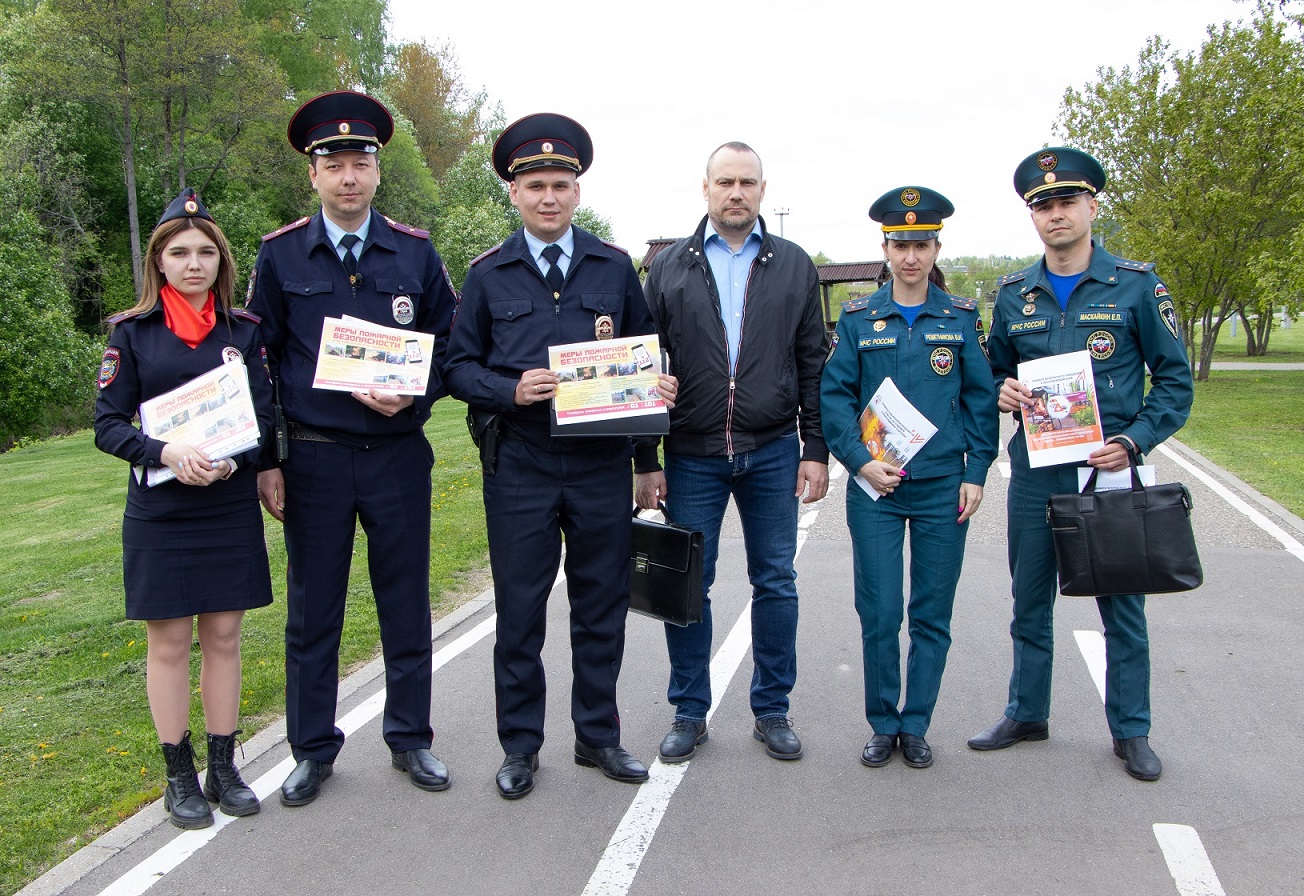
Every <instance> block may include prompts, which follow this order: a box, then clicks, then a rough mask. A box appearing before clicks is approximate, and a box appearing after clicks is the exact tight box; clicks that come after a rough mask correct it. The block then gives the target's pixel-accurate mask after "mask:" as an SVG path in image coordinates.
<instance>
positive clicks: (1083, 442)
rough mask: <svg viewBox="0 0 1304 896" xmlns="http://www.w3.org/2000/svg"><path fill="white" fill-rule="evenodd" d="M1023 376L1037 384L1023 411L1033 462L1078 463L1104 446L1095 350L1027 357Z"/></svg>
mask: <svg viewBox="0 0 1304 896" xmlns="http://www.w3.org/2000/svg"><path fill="white" fill-rule="evenodd" d="M1019 382H1021V383H1023V384H1024V385H1025V386H1027V387H1028V388H1029V389H1031V390H1032V406H1031V407H1028V406H1025V407H1024V408H1023V414H1022V416H1023V435H1024V437H1025V438H1026V440H1027V443H1028V464H1029V466H1032V467H1049V466H1054V465H1055V464H1069V463H1079V462H1081V461H1084V460H1086V459H1087V455H1089V454H1091V452H1093V451H1095V450H1096V449H1097V448H1100V447H1102V446H1104V444H1105V438H1104V435H1103V433H1102V432H1101V429H1100V408H1099V406H1098V405H1097V404H1096V381H1095V377H1094V376H1092V373H1091V353H1090V352H1088V351H1080V352H1069V353H1067V354H1063V355H1051V356H1050V357H1048V358H1038V359H1037V360H1035V361H1023V362H1021V363H1020V364H1019Z"/></svg>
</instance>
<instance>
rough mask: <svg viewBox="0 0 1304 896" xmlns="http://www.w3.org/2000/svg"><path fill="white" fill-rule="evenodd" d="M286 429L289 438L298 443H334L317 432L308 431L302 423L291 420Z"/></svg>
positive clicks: (313, 430)
mask: <svg viewBox="0 0 1304 896" xmlns="http://www.w3.org/2000/svg"><path fill="white" fill-rule="evenodd" d="M286 428H287V429H288V430H289V432H290V438H292V439H296V440H297V441H300V442H330V443H334V442H335V440H334V439H332V438H328V437H327V436H324V435H322V434H321V433H319V432H317V430H315V429H309V428H308V427H306V426H304V425H303V424H302V423H295V422H294V421H293V420H291V421H290V422H289V423H287V424H286Z"/></svg>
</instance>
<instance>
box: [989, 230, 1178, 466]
mask: <svg viewBox="0 0 1304 896" xmlns="http://www.w3.org/2000/svg"><path fill="white" fill-rule="evenodd" d="M1044 261H1045V259H1044V258H1043V259H1042V260H1041V261H1038V262H1037V263H1036V264H1034V265H1033V266H1032V267H1030V268H1027V269H1026V270H1022V271H1018V272H1016V273H1013V274H1008V275H1006V276H1005V277H1002V278H1001V280H1000V281H999V284H998V285H999V286H1000V292H999V294H998V295H997V297H996V308H995V310H994V311H993V313H992V331H991V335H990V338H989V341H988V343H987V350H988V355H989V356H990V358H991V364H992V374H993V376H994V377H995V381H996V388H997V390H998V391H999V390H1000V387H1001V384H1002V383H1004V382H1005V379H1006V378H1007V377H1013V378H1015V379H1017V378H1018V365H1019V362H1020V361H1032V360H1036V359H1037V358H1045V357H1047V356H1049V355H1059V354H1064V353H1066V352H1076V351H1082V350H1084V349H1085V350H1087V351H1089V352H1090V353H1091V359H1092V360H1091V368H1092V372H1093V375H1094V376H1095V380H1096V400H1097V401H1098V402H1099V404H1100V417H1101V423H1102V424H1103V428H1104V434H1105V438H1107V439H1108V438H1112V437H1113V436H1117V435H1125V436H1127V437H1128V438H1130V439H1131V440H1132V441H1133V442H1135V443H1136V446H1137V449H1138V450H1139V451H1140V452H1141V453H1142V454H1148V453H1150V451H1151V450H1152V449H1154V447H1155V446H1156V445H1158V444H1159V443H1160V442H1162V441H1163V440H1164V439H1166V438H1168V437H1169V436H1171V435H1172V434H1173V433H1175V432H1177V431H1178V430H1179V429H1181V428H1182V424H1184V423H1185V422H1186V418H1187V417H1188V416H1190V413H1191V399H1192V397H1193V395H1194V391H1195V390H1194V386H1193V384H1192V381H1191V368H1190V364H1189V362H1188V361H1187V357H1186V349H1185V348H1184V347H1183V345H1182V337H1181V333H1180V331H1179V330H1178V327H1177V314H1176V312H1175V310H1174V307H1173V301H1172V299H1171V298H1170V297H1169V295H1168V287H1166V286H1164V284H1163V281H1161V280H1160V279H1159V278H1158V277H1157V276H1156V275H1155V273H1154V265H1153V264H1151V263H1148V262H1139V261H1128V260H1126V259H1123V258H1118V257H1116V256H1114V255H1111V254H1110V253H1108V252H1106V251H1105V250H1104V249H1102V248H1101V247H1100V246H1096V247H1095V248H1094V251H1093V253H1092V256H1091V265H1090V267H1088V268H1087V271H1086V273H1085V274H1083V275H1082V280H1081V281H1080V282H1079V283H1078V285H1077V286H1076V287H1075V288H1074V290H1073V293H1072V294H1071V295H1070V296H1069V303H1068V308H1067V310H1065V311H1060V307H1059V303H1058V302H1057V301H1056V300H1055V294H1054V292H1052V291H1051V288H1050V282H1049V280H1047V278H1046V274H1045V270H1046V268H1045V263H1044ZM1147 369H1149V372H1150V391H1149V392H1146V388H1145V380H1146V370H1147ZM1015 416H1016V418H1017V417H1018V414H1017V413H1016V415H1015ZM1022 433H1023V428H1022V427H1021V426H1020V427H1018V428H1017V429H1016V431H1015V435H1014V438H1013V439H1011V440H1010V445H1009V451H1010V459H1011V461H1012V462H1013V463H1014V466H1015V468H1016V469H1018V468H1023V469H1026V468H1027V466H1028V449H1027V444H1026V443H1025V442H1024V439H1023V434H1022Z"/></svg>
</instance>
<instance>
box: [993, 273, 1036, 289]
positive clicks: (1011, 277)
mask: <svg viewBox="0 0 1304 896" xmlns="http://www.w3.org/2000/svg"><path fill="white" fill-rule="evenodd" d="M1027 276H1028V272H1027V271H1026V270H1023V271H1015V272H1014V273H1013V274H1006V275H1005V276H1004V277H1001V278H1000V279H999V280H997V281H996V285H997V286H998V287H1000V286H1009V285H1010V284H1011V283H1018V282H1019V281H1020V280H1022V279H1023V278H1024V277H1027Z"/></svg>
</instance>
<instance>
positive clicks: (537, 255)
mask: <svg viewBox="0 0 1304 896" xmlns="http://www.w3.org/2000/svg"><path fill="white" fill-rule="evenodd" d="M521 232H522V233H524V234H525V245H526V246H527V247H528V248H529V250H530V257H531V258H533V259H534V260H535V262H536V263H537V262H538V261H539V260H540V259H541V258H543V250H544V249H546V248H548V246H550V245H552V244H551V243H545V242H544V241H543V240H541V239H539V238H538V237H537V236H535V235H534V234H532V233H530V231H528V230H526V229H525V228H524V227H522V228H521ZM557 245H558V246H561V253H562V255H564V256H565V257H566V258H574V257H575V229H574V228H573V227H567V228H566V232H565V233H563V234H562V235H561V238H560V239H558V240H557ZM562 270H565V268H562Z"/></svg>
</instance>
